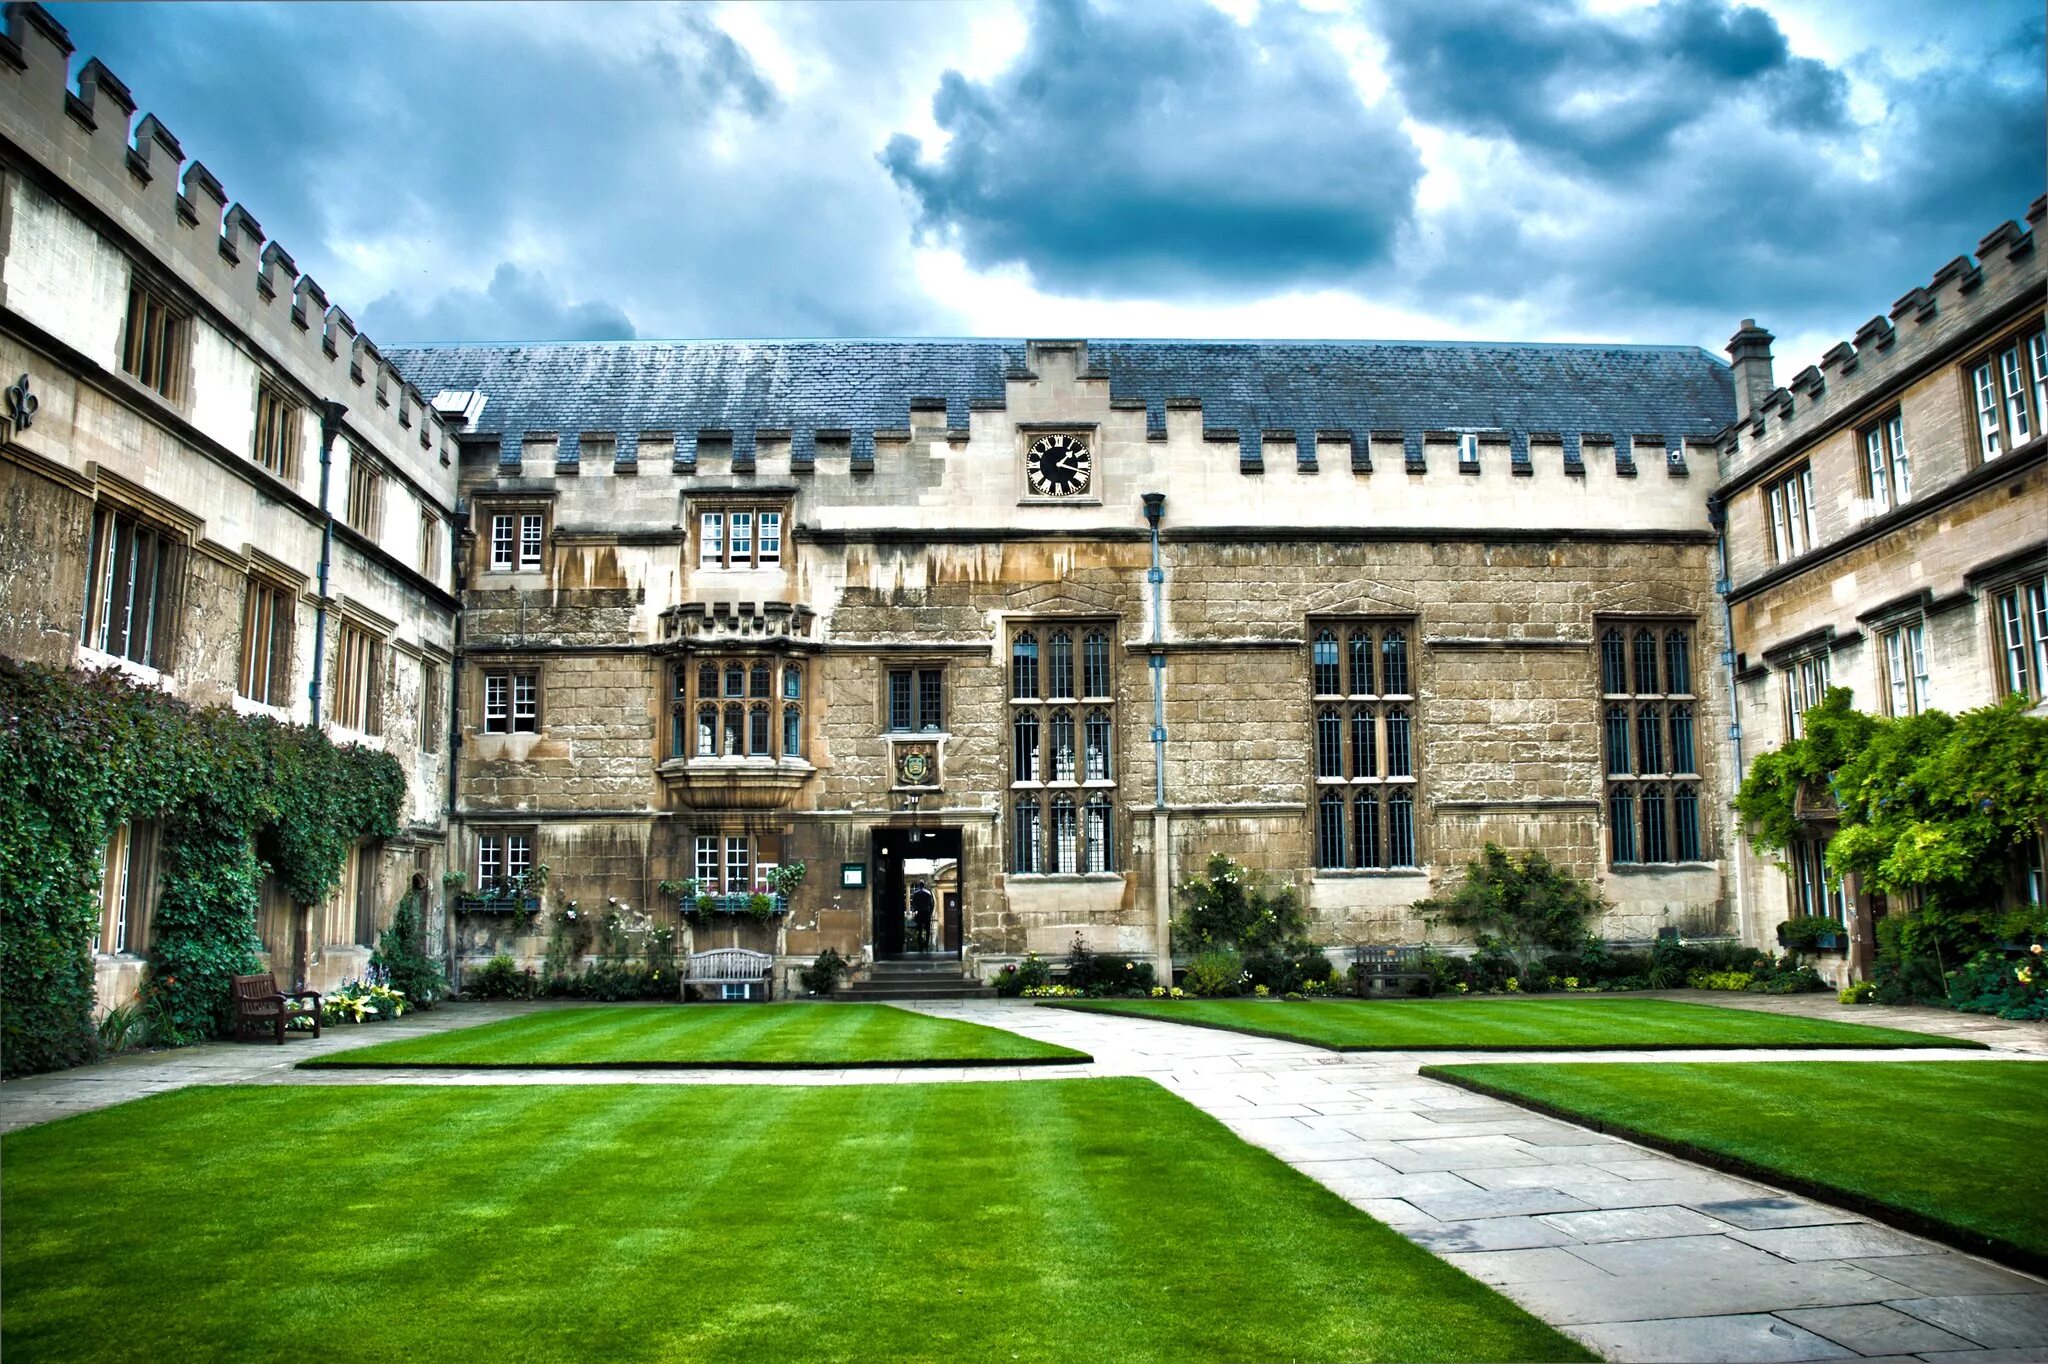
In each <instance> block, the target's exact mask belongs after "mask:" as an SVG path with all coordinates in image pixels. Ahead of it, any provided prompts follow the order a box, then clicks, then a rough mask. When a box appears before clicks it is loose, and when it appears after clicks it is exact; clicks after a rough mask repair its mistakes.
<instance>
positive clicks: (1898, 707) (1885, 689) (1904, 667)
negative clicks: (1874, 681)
mask: <svg viewBox="0 0 2048 1364" xmlns="http://www.w3.org/2000/svg"><path fill="white" fill-rule="evenodd" d="M1877 660H1878V668H1879V670H1880V672H1881V673H1882V675H1883V676H1882V683H1883V685H1882V686H1881V687H1880V688H1879V690H1880V691H1881V692H1882V693H1883V695H1884V705H1885V711H1884V713H1885V714H1886V715H1889V716H1892V717H1893V718H1895V719H1903V718H1905V717H1906V716H1909V715H1918V714H1919V713H1920V712H1921V711H1923V710H1925V709H1927V707H1928V704H1929V703H1928V699H1927V697H1928V692H1929V690H1930V689H1931V684H1932V682H1933V678H1932V676H1931V675H1930V674H1929V672H1928V668H1927V618H1926V616H1924V615H1922V614H1920V613H1918V612H1915V613H1914V614H1913V615H1911V616H1907V617H1904V618H1902V619H1898V620H1893V621H1889V622H1887V623H1886V624H1885V625H1884V628H1883V629H1881V630H1880V631H1879V632H1878V636H1877Z"/></svg>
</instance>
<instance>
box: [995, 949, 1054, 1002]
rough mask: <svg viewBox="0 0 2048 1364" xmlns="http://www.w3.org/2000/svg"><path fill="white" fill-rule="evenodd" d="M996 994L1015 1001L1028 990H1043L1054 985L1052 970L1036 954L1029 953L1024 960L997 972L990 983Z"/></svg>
mask: <svg viewBox="0 0 2048 1364" xmlns="http://www.w3.org/2000/svg"><path fill="white" fill-rule="evenodd" d="M989 984H991V985H993V986H995V989H996V993H997V994H999V995H1001V996H1002V997H1003V998H1005V999H1015V998H1017V997H1018V996H1019V995H1021V994H1023V993H1024V992H1025V991H1026V990H1037V989H1042V988H1044V987H1045V986H1047V985H1050V984H1052V968H1051V967H1050V966H1047V965H1046V964H1045V961H1044V959H1043V958H1041V957H1040V956H1039V955H1038V954H1037V953H1036V952H1027V953H1025V955H1024V960H1023V961H1021V962H1013V963H1011V964H1010V965H1008V966H1005V967H1004V968H1003V969H1002V970H1000V971H998V972H996V974H995V978H994V979H993V980H991V981H990V982H989Z"/></svg>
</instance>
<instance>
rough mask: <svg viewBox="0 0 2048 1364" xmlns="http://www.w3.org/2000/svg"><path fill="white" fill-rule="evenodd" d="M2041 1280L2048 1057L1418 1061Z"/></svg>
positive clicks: (2046, 1243) (2047, 1248) (2046, 1223)
mask: <svg viewBox="0 0 2048 1364" xmlns="http://www.w3.org/2000/svg"><path fill="white" fill-rule="evenodd" d="M1422 1073H1423V1074H1424V1075H1427V1076H1431V1077H1433V1078H1437V1079H1442V1080H1448V1081H1450V1082H1451V1083H1454V1084H1458V1085H1463V1086H1464V1087H1466V1088H1468V1089H1476V1090H1478V1091H1480V1092H1481V1093H1485V1094H1493V1095H1497V1096H1499V1097H1501V1098H1505V1099H1509V1100H1511V1101H1514V1102H1518V1103H1526V1104H1530V1105H1532V1106H1538V1107H1541V1108H1542V1109H1544V1110H1545V1111H1548V1112H1553V1113H1558V1114H1562V1115H1564V1116H1567V1117H1569V1118H1572V1119H1573V1120H1575V1121H1578V1122H1582V1123H1586V1124H1588V1125H1592V1126H1596V1127H1599V1128H1601V1129H1602V1130H1605V1131H1610V1132H1614V1133H1616V1134H1619V1135H1625V1136H1629V1137H1632V1138H1634V1139H1636V1140H1640V1141H1643V1142H1645V1143H1647V1144H1650V1145H1653V1146H1658V1147H1661V1148H1663V1149H1666V1150H1671V1151H1676V1152H1678V1153H1680V1154H1683V1155H1688V1156H1692V1157H1694V1158H1697V1159H1701V1160H1704V1161H1706V1162H1707V1163H1709V1164H1713V1165H1717V1166H1720V1167H1722V1168H1725V1169H1731V1170H1736V1171H1739V1172H1742V1173H1746V1174H1750V1175H1753V1176H1756V1177H1758V1178H1762V1179H1766V1180H1769V1181H1772V1182H1774V1183H1777V1184H1780V1185H1783V1186H1785V1187H1788V1188H1792V1189H1794V1190H1797V1191H1799V1192H1803V1193H1806V1194H1809V1195H1811V1196H1814V1197H1818V1198H1822V1199H1825V1200H1828V1201H1832V1202H1836V1203H1840V1204H1842V1205H1844V1206H1846V1207H1849V1208H1853V1209H1855V1210H1857V1211H1859V1212H1863V1213H1866V1214H1868V1215H1870V1216H1873V1217H1877V1218H1879V1219H1880V1220H1885V1221H1891V1222H1894V1223H1897V1224H1898V1225H1901V1226H1905V1227H1907V1228H1908V1229H1910V1230H1914V1231H1919V1232H1922V1233H1924V1234H1927V1235H1930V1236H1935V1237H1937V1238H1939V1239H1941V1240H1944V1241H1947V1242H1949V1243H1951V1244H1955V1245H1959V1246H1962V1247H1964V1248H1966V1249H1970V1250H1975V1251H1978V1252H1980V1253H1983V1254H1990V1255H1994V1256H1997V1257H1998V1258H2000V1259H2004V1260H2006V1261H2008V1262H2010V1263H2014V1264H2018V1265H2020V1266H2021V1267H2022V1268H2027V1269H2032V1270H2034V1271H2035V1272H2037V1273H2039V1272H2042V1271H2044V1270H2048V1212H2044V1211H2043V1204H2042V1201H2041V1199H2039V1198H2038V1197H2035V1196H2034V1195H2033V1194H2032V1192H2031V1189H2032V1183H2031V1178H2032V1177H2031V1174H2030V1172H2031V1171H2033V1170H2035V1169H2037V1168H2038V1167H2039V1166H2040V1163H2041V1156H2042V1153H2043V1152H2044V1151H2048V1107H2044V1106H2043V1105H2042V1103H2041V1094H2042V1092H2043V1087H2044V1085H2048V1062H2040V1061H1880V1062H1868V1063H1851V1062H1825V1061H1745V1062H1740V1063H1733V1062H1719V1063H1715V1062H1706V1063H1700V1062H1691V1063H1675V1062H1674V1063H1655V1064H1640V1065H1639V1064H1631V1063H1612V1064H1609V1063H1601V1064H1591V1065H1587V1064H1570V1063H1558V1064H1528V1063H1525V1064H1515V1065H1491V1064H1489V1065H1456V1066H1425V1067H1423V1070H1422Z"/></svg>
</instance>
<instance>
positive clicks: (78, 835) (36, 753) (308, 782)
mask: <svg viewBox="0 0 2048 1364" xmlns="http://www.w3.org/2000/svg"><path fill="white" fill-rule="evenodd" d="M404 794H405V775H404V773H403V771H402V770H401V769H400V767H399V765H398V763H397V761H396V760H395V759H393V758H392V757H390V756H389V755H387V754H383V753H376V752H372V751H370V750H368V749H362V748H355V747H338V746H336V745H334V744H332V743H330V742H328V741H327V739H326V738H325V737H323V736H322V735H320V734H317V733H315V732H313V731H312V730H309V729H304V728H301V727H297V726H292V725H281V724H278V723H277V722H275V721H273V720H268V719H261V718H255V717H248V716H240V715H236V714H234V713H232V712H230V711H227V710H224V709H220V708H207V709H201V708H197V707H193V706H190V705H187V704H186V703H184V702H182V701H179V700H178V699H176V698H175V697H171V696H167V695H165V694H164V693H162V692H159V691H155V690H153V689H150V688H146V687H143V686H140V685H138V684H136V683H134V682H132V681H129V680H128V679H126V678H124V677H122V676H120V675H119V674H118V673H114V672H111V671H109V672H99V673H91V674H79V673H63V672H56V671H52V670H50V669H47V668H39V667H34V666H29V665H23V664H19V663H15V662H13V661H11V660H6V659H0V1072H4V1073H5V1074H8V1075H19V1074H26V1073H29V1072H32V1071H38V1070H50V1069H54V1068H56V1067H59V1066H67V1065H75V1064H77V1063H78V1062H80V1061H85V1060H89V1059H91V1058H92V1056H93V1055H94V1054H95V1053H96V1050H97V1045H98V1044H97V1039H96V1036H95V1032H94V1029H93V1025H92V1006H93V967H92V960H91V956H90V949H91V943H92V938H93V932H94V930H95V928H96V926H97V924H98V922H99V912H100V901H99V887H100V870H101V868H100V859H101V855H102V849H103V848H104V847H105V845H106V841H107V836H108V834H109V832H110V831H111V830H113V829H114V828H116V827H118V826H119V825H120V824H122V823H124V822H126V821H130V820H156V821H160V824H161V831H162V832H161V840H160V843H159V852H158V863H157V868H158V886H159V892H158V897H157V902H156V909H155V914H154V918H153V933H152V939H151V942H150V944H149V954H148V955H149V968H148V972H147V975H146V977H145V981H144V986H143V990H144V999H145V1002H146V1005H147V1008H148V1011H149V1013H150V1016H151V1017H152V1019H153V1020H154V1026H155V1030H156V1033H157V1037H158V1040H160V1041H165V1042H174V1043H175V1042H189V1041H194V1040H197V1039H199V1038H201V1037H205V1036H208V1035H211V1034H213V1033H215V1032H217V1031H219V1030H220V1028H221V1027H222V1025H223V1024H224V1023H225V1021H226V1018H227V1009H228V977H229V976H231V975H234V974H236V973H237V972H240V971H246V970H248V969H251V968H252V967H253V965H254V963H255V953H256V950H257V947H258V943H257V938H256V904H257V888H258V885H259V883H260V881H261V878H262V876H263V874H264V872H265V870H266V868H267V869H268V870H269V871H270V872H272V873H273V874H275V875H276V876H277V877H278V878H279V880H280V881H282V883H283V884H284V886H285V888H286V889H287V891H288V892H289V893H290V895H291V897H292V898H293V899H294V900H296V901H298V902H300V903H303V904H314V903H318V902H319V901H320V900H322V899H323V898H325V897H326V895H327V894H328V892H329V891H331V890H332V889H333V888H334V886H335V885H336V884H337V883H338V882H339V881H340V878H341V873H342V869H343V861H344V859H345V858H346V857H347V855H348V852H349V849H350V848H351V847H352V846H353V845H354V844H355V843H356V842H357V840H359V839H363V838H384V837H390V836H391V835H393V834H395V833H396V832H397V821H398V812H399V809H400V807H401V804H402V802H403V799H404Z"/></svg>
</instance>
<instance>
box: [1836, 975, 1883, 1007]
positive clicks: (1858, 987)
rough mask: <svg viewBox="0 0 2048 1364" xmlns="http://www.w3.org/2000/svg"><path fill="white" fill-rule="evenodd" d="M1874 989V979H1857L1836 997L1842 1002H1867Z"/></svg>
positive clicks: (1875, 988) (1875, 986)
mask: <svg viewBox="0 0 2048 1364" xmlns="http://www.w3.org/2000/svg"><path fill="white" fill-rule="evenodd" d="M1876 991H1877V984H1876V982H1875V981H1868V980H1859V981H1857V982H1856V983H1855V984H1854V985H1851V986H1849V987H1848V988H1847V989H1845V990H1843V991H1842V993H1841V994H1840V995H1839V996H1837V997H1838V998H1839V999H1840V1000H1841V1001H1842V1003H1844V1004H1868V1003H1870V997H1871V995H1872V994H1874V993H1876Z"/></svg>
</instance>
